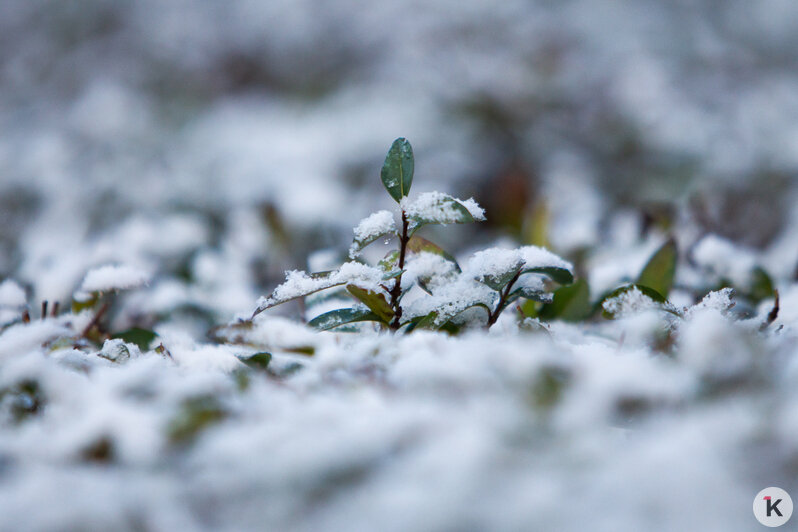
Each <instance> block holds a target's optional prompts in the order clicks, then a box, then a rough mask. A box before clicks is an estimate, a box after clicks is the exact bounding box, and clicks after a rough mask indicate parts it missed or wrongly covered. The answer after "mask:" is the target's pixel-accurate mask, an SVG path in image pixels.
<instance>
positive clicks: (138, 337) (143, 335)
mask: <svg viewBox="0 0 798 532" xmlns="http://www.w3.org/2000/svg"><path fill="white" fill-rule="evenodd" d="M157 337H158V335H157V334H156V333H154V332H153V331H149V330H147V329H139V328H138V327H133V328H132V329H128V330H126V331H122V332H119V333H116V334H114V335H113V336H111V338H121V339H122V340H124V341H125V342H127V343H130V344H136V345H137V346H139V349H141V351H142V352H144V351H147V350H148V349H149V348H150V344H152V341H153V340H155V339H156V338H157Z"/></svg>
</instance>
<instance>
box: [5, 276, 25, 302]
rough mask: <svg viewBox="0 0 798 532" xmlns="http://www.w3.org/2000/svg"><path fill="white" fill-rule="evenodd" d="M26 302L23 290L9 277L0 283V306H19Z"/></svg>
mask: <svg viewBox="0 0 798 532" xmlns="http://www.w3.org/2000/svg"><path fill="white" fill-rule="evenodd" d="M26 304H27V299H26V297H25V290H23V289H22V287H21V286H19V285H18V284H17V283H15V282H14V281H12V280H11V279H6V280H5V281H3V282H2V283H0V307H7V308H20V307H24V306H25V305H26Z"/></svg>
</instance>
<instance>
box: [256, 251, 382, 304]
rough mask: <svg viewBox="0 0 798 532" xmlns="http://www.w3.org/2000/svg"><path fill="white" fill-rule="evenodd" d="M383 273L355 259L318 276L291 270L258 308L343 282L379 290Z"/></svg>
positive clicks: (261, 300)
mask: <svg viewBox="0 0 798 532" xmlns="http://www.w3.org/2000/svg"><path fill="white" fill-rule="evenodd" d="M383 275H384V273H383V272H382V270H379V269H377V268H372V267H371V266H367V265H365V264H362V263H360V262H355V261H352V262H347V263H344V264H343V265H342V266H341V267H340V268H339V269H338V270H336V271H333V272H330V274H329V275H322V276H318V277H312V276H311V275H308V274H307V273H306V272H303V271H299V270H291V271H288V272H286V273H285V282H284V283H282V284H280V285H278V286H277V287H276V288H275V289H274V291H273V292H272V295H271V296H269V297H268V298H266V297H264V298H261V299H260V300H259V301H258V308H259V309H263V308H268V307H271V306H274V305H277V304H279V303H282V302H285V301H289V300H291V299H294V298H297V297H300V296H304V295H307V294H311V293H313V292H318V291H319V290H324V289H326V288H330V287H333V286H336V285H341V284H354V285H355V286H358V287H360V288H365V289H368V290H374V291H379V290H381V288H380V284H382V282H383Z"/></svg>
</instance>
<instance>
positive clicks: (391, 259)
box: [377, 239, 412, 272]
mask: <svg viewBox="0 0 798 532" xmlns="http://www.w3.org/2000/svg"><path fill="white" fill-rule="evenodd" d="M411 240H412V239H411ZM377 266H378V267H379V268H380V269H381V270H382V271H384V272H392V271H396V270H397V269H398V268H399V251H398V250H396V249H394V250H393V251H389V252H388V253H386V254H385V256H384V257H383V258H382V260H380V262H378V263H377Z"/></svg>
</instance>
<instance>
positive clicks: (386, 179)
mask: <svg viewBox="0 0 798 532" xmlns="http://www.w3.org/2000/svg"><path fill="white" fill-rule="evenodd" d="M414 164H415V163H414V159H413V147H412V146H410V143H409V142H408V141H407V139H404V138H398V139H396V140H395V141H393V144H392V145H391V149H389V150H388V155H386V156H385V163H383V165H382V172H380V178H381V179H382V184H383V185H385V189H386V190H387V191H388V194H390V195H391V197H392V198H393V199H394V200H396V202H397V203H398V202H400V201H401V200H402V198H403V197H405V196H407V194H408V192H410V185H412V184H413V167H414Z"/></svg>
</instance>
